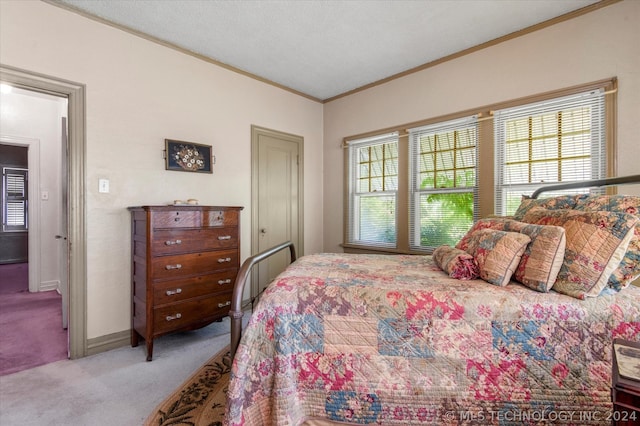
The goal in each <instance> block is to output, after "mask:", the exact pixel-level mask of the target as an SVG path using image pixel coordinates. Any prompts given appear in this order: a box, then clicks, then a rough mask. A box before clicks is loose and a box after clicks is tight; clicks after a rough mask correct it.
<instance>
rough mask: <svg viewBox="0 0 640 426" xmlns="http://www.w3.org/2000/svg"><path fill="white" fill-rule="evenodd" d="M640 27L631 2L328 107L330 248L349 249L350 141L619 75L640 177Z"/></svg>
mask: <svg viewBox="0 0 640 426" xmlns="http://www.w3.org/2000/svg"><path fill="white" fill-rule="evenodd" d="M639 23H640V1H636V0H625V1H623V2H620V3H616V4H613V5H611V6H608V7H605V8H602V9H599V10H597V11H595V12H593V13H589V14H587V15H584V16H581V17H579V18H576V19H572V20H569V21H566V22H563V23H560V24H557V25H554V26H551V27H548V28H545V29H542V30H540V31H536V32H534V33H531V34H528V35H525V36H522V37H519V38H516V39H513V40H510V41H507V42H504V43H501V44H498V45H496V46H493V47H490V48H487V49H483V50H480V51H477V52H475V53H473V54H470V55H466V56H463V57H461V58H458V59H455V60H452V61H449V62H445V63H443V64H440V65H438V66H435V67H432V68H429V69H426V70H423V71H421V72H418V73H414V74H411V75H408V76H406V77H404V78H401V79H397V80H394V81H392V82H389V83H386V84H384V85H380V86H377V87H374V88H371V89H369V90H366V91H363V92H360V93H357V94H354V95H351V96H348V97H345V98H341V99H338V100H335V101H333V102H330V103H328V104H326V105H325V108H324V164H325V173H324V188H325V192H324V218H325V221H324V250H325V251H341V248H340V246H339V244H340V243H341V242H342V232H343V220H342V212H343V191H342V187H343V151H342V149H341V148H340V144H341V142H342V138H344V137H346V136H351V135H355V134H360V133H364V132H369V131H373V130H376V129H383V128H386V127H391V126H397V125H402V124H405V123H410V122H413V121H419V120H424V119H428V118H432V117H438V116H442V115H445V114H450V113H455V112H458V111H464V110H467V109H471V108H476V107H481V106H484V105H489V104H493V103H496V102H502V101H507V100H511V99H516V98H520V97H524V96H529V95H533V94H537V93H543V92H548V91H552V90H555V89H561V88H565V87H571V86H576V85H579V84H584V83H588V82H592V81H597V80H600V79H605V78H610V77H618V85H619V93H618V127H617V132H618V155H617V167H618V175H620V176H622V175H629V174H638V173H640V166H638V164H640V163H639V162H638V158H640V142H639V141H640V139H639V138H638V132H637V129H636V126H637V122H638V119H640V96H638V94H640V49H639V46H638V42H639V41H640V25H638V24H639ZM626 188H628V191H632V192H633V193H638V194H640V188H639V187H638V186H634V187H633V188H632V187H626Z"/></svg>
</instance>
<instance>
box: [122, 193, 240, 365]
mask: <svg viewBox="0 0 640 426" xmlns="http://www.w3.org/2000/svg"><path fill="white" fill-rule="evenodd" d="M129 210H130V211H131V241H132V247H131V258H132V269H131V280H132V286H131V289H132V298H131V299H132V311H131V346H137V345H138V339H139V337H142V338H143V339H144V340H145V342H146V346H147V361H151V359H152V356H153V339H154V338H156V337H158V336H161V335H163V334H167V333H172V332H175V331H184V330H194V329H197V328H200V327H204V326H205V325H207V324H210V323H211V322H213V321H216V320H220V319H222V318H223V317H225V316H227V315H228V313H229V305H230V304H231V295H232V293H233V285H234V282H235V278H236V274H237V273H238V268H239V266H240V243H239V241H240V226H239V223H240V211H241V210H242V207H214V206H191V205H184V206H182V205H180V206H141V207H129Z"/></svg>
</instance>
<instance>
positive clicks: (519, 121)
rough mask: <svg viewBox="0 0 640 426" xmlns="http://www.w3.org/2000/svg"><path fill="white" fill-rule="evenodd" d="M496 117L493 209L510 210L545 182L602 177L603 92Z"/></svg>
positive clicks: (544, 103)
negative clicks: (524, 196) (523, 196)
mask: <svg viewBox="0 0 640 426" xmlns="http://www.w3.org/2000/svg"><path fill="white" fill-rule="evenodd" d="M494 119H495V127H494V129H495V141H496V197H495V203H496V205H495V209H496V213H498V214H507V215H509V214H513V213H514V212H515V210H516V209H517V207H518V205H519V204H520V201H521V197H522V195H530V194H531V193H532V192H533V191H534V190H536V189H538V188H540V187H542V186H545V185H551V184H554V183H558V182H579V181H583V180H588V179H599V178H602V177H605V174H606V151H605V148H606V144H605V108H604V96H603V91H602V90H593V91H589V92H586V93H581V94H578V95H572V96H567V97H562V98H559V99H553V100H550V101H545V102H539V103H535V104H530V105H524V106H521V107H517V108H510V109H504V110H500V111H496V112H495V115H494ZM574 192H575V191H574ZM565 193H566V192H565ZM558 194H559V193H558ZM558 194H551V193H547V194H546V196H552V195H558Z"/></svg>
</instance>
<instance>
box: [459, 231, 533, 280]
mask: <svg viewBox="0 0 640 426" xmlns="http://www.w3.org/2000/svg"><path fill="white" fill-rule="evenodd" d="M466 241H467V250H466V251H467V253H469V254H470V255H472V256H473V258H474V259H475V260H476V262H477V263H478V268H479V269H480V278H482V279H483V280H485V281H487V282H489V283H491V284H495V285H497V286H501V287H503V286H506V285H507V284H508V283H509V280H510V279H511V276H512V275H513V271H515V269H516V268H517V266H518V263H519V262H520V258H521V256H522V253H523V252H524V249H525V248H526V247H527V244H529V242H530V241H531V238H529V236H527V235H525V234H520V233H517V232H505V231H497V230H495V229H479V230H477V231H475V232H473V233H472V234H471V235H470V236H469V238H468V239H467V240H466Z"/></svg>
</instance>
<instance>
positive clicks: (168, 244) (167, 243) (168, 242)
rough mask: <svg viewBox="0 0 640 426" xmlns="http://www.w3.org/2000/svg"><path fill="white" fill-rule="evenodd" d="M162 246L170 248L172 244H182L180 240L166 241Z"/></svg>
mask: <svg viewBox="0 0 640 426" xmlns="http://www.w3.org/2000/svg"><path fill="white" fill-rule="evenodd" d="M164 244H165V245H166V246H172V245H174V244H182V240H175V241H171V240H168V241H165V242H164Z"/></svg>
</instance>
